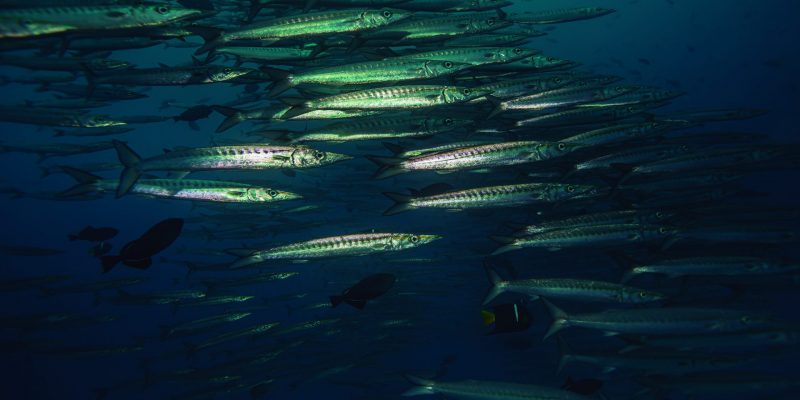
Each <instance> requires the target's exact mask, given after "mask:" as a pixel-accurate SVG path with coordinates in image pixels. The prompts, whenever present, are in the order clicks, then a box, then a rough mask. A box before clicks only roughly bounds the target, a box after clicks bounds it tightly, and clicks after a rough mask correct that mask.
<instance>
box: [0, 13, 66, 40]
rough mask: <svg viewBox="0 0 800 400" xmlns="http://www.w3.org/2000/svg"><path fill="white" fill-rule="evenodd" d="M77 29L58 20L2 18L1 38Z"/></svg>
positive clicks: (29, 36) (32, 35) (48, 33)
mask: <svg viewBox="0 0 800 400" xmlns="http://www.w3.org/2000/svg"><path fill="white" fill-rule="evenodd" d="M71 30H75V27H74V26H71V25H68V24H63V23H58V22H34V21H29V20H26V19H24V18H20V17H12V18H5V17H2V18H0V39H23V38H35V37H37V36H44V35H52V34H58V33H63V32H67V31H71Z"/></svg>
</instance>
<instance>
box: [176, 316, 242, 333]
mask: <svg viewBox="0 0 800 400" xmlns="http://www.w3.org/2000/svg"><path fill="white" fill-rule="evenodd" d="M250 314H251V313H249V312H235V313H225V314H219V315H213V316H210V317H205V318H200V319H196V320H193V321H189V322H185V323H182V324H178V325H175V326H172V327H165V328H164V329H163V333H162V337H170V336H176V335H187V334H193V333H198V332H202V331H204V330H207V329H208V328H212V327H214V326H217V325H222V324H224V323H226V322H234V321H238V320H240V319H243V318H247V317H248V316H249V315H250Z"/></svg>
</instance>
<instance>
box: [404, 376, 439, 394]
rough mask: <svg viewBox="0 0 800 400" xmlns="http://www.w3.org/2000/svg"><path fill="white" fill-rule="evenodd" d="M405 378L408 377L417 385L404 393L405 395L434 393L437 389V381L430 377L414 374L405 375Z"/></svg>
mask: <svg viewBox="0 0 800 400" xmlns="http://www.w3.org/2000/svg"><path fill="white" fill-rule="evenodd" d="M405 378H406V379H408V381H409V382H411V383H412V384H414V385H415V387H413V388H411V389H409V390H407V391H406V392H405V393H403V397H409V396H420V395H426V394H434V393H435V391H434V390H433V387H434V385H435V384H436V382H434V381H432V380H430V379H423V378H420V377H418V376H414V375H405Z"/></svg>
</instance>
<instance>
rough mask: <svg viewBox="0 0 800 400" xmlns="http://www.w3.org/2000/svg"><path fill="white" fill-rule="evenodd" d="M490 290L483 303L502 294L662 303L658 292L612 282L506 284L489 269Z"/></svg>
mask: <svg viewBox="0 0 800 400" xmlns="http://www.w3.org/2000/svg"><path fill="white" fill-rule="evenodd" d="M488 272H489V279H490V280H491V283H492V287H491V289H489V292H488V293H487V295H486V297H485V298H484V300H483V304H488V303H489V302H491V301H492V300H493V299H494V298H495V297H497V296H499V295H500V294H502V293H506V292H512V293H519V294H524V295H526V296H528V297H530V298H532V299H538V298H539V297H544V298H548V299H565V300H576V301H589V302H611V303H629V304H641V303H649V302H653V301H657V300H661V299H663V298H664V296H663V295H662V294H660V293H656V292H652V291H649V290H644V289H639V288H635V287H631V286H625V285H620V284H617V283H611V282H602V281H591V280H585V279H568V278H554V279H518V280H512V281H506V280H503V279H501V278H500V276H499V275H498V274H497V273H496V272H494V271H493V270H488Z"/></svg>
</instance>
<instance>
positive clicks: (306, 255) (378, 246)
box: [230, 233, 441, 268]
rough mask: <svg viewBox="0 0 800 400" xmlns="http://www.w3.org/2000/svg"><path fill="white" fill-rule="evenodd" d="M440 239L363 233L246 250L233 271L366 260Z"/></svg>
mask: <svg viewBox="0 0 800 400" xmlns="http://www.w3.org/2000/svg"><path fill="white" fill-rule="evenodd" d="M440 238H441V236H438V235H415V234H410V233H360V234H353V235H343V236H332V237H325V238H321V239H314V240H309V241H306V242H299V243H293V244H289V245H285V246H278V247H274V248H271V249H267V250H255V251H254V250H243V251H241V252H238V251H237V252H238V253H239V254H241V255H242V256H243V257H242V258H240V259H239V260H238V261H236V262H234V263H233V264H231V266H230V268H242V267H246V266H248V265H252V264H258V263H261V262H265V261H270V260H295V261H300V262H302V261H304V260H309V259H314V258H323V257H339V256H363V255H367V254H374V253H383V252H387V251H399V250H404V249H410V248H414V247H418V246H421V245H423V244H427V243H430V242H433V241H434V240H437V239H440Z"/></svg>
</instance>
